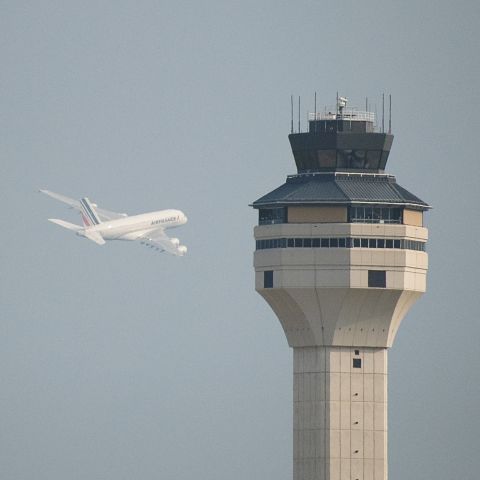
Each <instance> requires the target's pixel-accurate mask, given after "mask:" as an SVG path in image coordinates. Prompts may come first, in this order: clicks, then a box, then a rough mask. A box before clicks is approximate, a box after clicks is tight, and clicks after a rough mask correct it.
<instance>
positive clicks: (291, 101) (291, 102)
mask: <svg viewBox="0 0 480 480" xmlns="http://www.w3.org/2000/svg"><path fill="white" fill-rule="evenodd" d="M290 104H291V107H292V108H291V116H290V133H293V95H290Z"/></svg>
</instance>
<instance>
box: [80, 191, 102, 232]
mask: <svg viewBox="0 0 480 480" xmlns="http://www.w3.org/2000/svg"><path fill="white" fill-rule="evenodd" d="M80 207H81V212H80V214H81V216H82V221H83V225H84V226H85V227H91V226H92V225H99V224H100V223H102V222H101V221H100V219H99V218H98V215H97V212H96V211H95V208H94V206H93V205H92V203H91V202H90V200H89V199H88V198H87V197H85V198H82V199H80Z"/></svg>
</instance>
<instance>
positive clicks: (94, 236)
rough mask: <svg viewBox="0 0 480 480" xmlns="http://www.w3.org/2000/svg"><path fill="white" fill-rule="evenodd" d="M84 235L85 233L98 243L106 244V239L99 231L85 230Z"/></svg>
mask: <svg viewBox="0 0 480 480" xmlns="http://www.w3.org/2000/svg"><path fill="white" fill-rule="evenodd" d="M83 235H85V236H86V237H87V238H88V239H89V240H91V241H92V242H95V243H96V244H97V245H105V240H104V239H103V237H102V236H101V235H100V234H99V233H98V232H90V231H89V230H88V229H87V230H84V232H83Z"/></svg>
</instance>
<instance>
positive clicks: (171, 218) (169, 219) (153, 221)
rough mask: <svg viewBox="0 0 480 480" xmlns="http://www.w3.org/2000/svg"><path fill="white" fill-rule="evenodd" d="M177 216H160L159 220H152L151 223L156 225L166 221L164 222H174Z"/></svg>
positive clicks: (177, 218)
mask: <svg viewBox="0 0 480 480" xmlns="http://www.w3.org/2000/svg"><path fill="white" fill-rule="evenodd" d="M179 218H180V217H179V216H178V215H177V216H175V217H167V218H161V219H160V220H152V223H151V225H157V224H159V223H166V222H175V221H177V220H179Z"/></svg>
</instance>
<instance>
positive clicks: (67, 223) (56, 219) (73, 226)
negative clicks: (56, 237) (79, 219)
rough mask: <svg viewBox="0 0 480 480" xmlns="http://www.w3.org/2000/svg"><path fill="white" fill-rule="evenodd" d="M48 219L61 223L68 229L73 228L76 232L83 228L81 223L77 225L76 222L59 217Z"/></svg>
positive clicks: (57, 223)
mask: <svg viewBox="0 0 480 480" xmlns="http://www.w3.org/2000/svg"><path fill="white" fill-rule="evenodd" d="M48 221H49V222H52V223H55V224H56V225H60V226H61V227H63V228H68V230H73V231H74V232H80V231H81V230H83V228H82V227H81V226H80V225H75V224H74V223H70V222H66V221H65V220H59V219H58V218H49V219H48Z"/></svg>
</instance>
